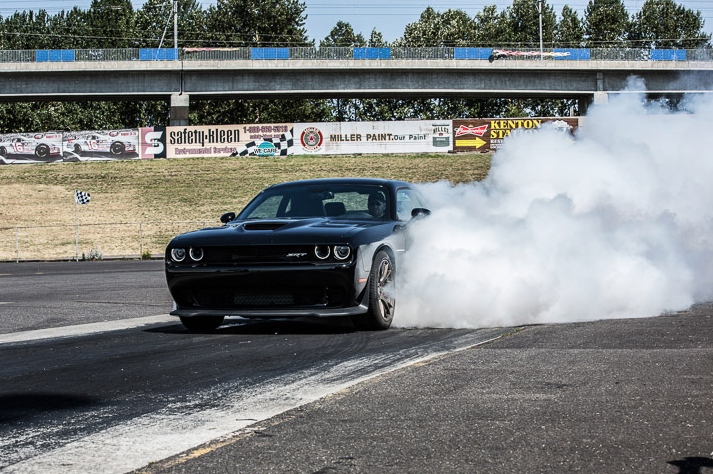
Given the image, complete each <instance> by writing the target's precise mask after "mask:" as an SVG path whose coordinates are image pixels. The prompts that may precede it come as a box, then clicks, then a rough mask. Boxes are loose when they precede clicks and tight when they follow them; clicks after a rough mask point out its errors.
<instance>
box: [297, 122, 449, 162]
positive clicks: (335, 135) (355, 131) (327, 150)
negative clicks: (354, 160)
mask: <svg viewBox="0 0 713 474" xmlns="http://www.w3.org/2000/svg"><path fill="white" fill-rule="evenodd" d="M451 131H452V126H451V121H450V120H413V121H405V122H337V123H324V122H323V123H300V124H295V129H294V141H295V146H294V148H295V151H294V154H296V155H301V154H320V155H340V154H352V153H425V152H431V153H438V152H442V153H445V152H448V151H449V150H452V149H453V146H452V142H451Z"/></svg>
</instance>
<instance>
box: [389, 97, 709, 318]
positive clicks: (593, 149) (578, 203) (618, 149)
mask: <svg viewBox="0 0 713 474" xmlns="http://www.w3.org/2000/svg"><path fill="white" fill-rule="evenodd" d="M688 107H689V109H692V110H693V113H686V114H671V113H669V112H667V111H666V110H664V109H663V108H662V107H660V106H657V105H644V101H643V97H642V96H641V95H639V94H636V93H627V94H621V95H620V96H619V97H615V98H612V99H610V102H609V104H607V105H603V106H597V107H593V108H592V109H590V110H591V112H590V114H589V115H588V117H587V118H586V121H585V122H584V126H583V127H581V128H580V130H579V131H578V133H577V135H576V138H573V137H571V136H570V135H568V134H563V133H562V132H560V131H557V130H555V129H550V130H547V129H545V130H541V131H538V132H536V133H523V134H520V135H516V136H513V137H511V138H509V139H508V140H506V143H505V145H504V147H503V148H502V149H501V150H500V151H498V152H497V153H496V154H495V155H494V156H493V159H492V167H491V170H490V174H489V175H488V177H487V178H486V179H485V180H484V181H483V182H473V183H470V184H461V185H457V186H453V185H452V184H451V183H447V182H439V183H432V184H424V185H421V191H422V192H423V193H424V194H425V195H426V196H427V198H428V200H429V205H430V207H431V209H432V210H433V214H432V215H431V216H430V217H429V218H427V219H423V220H421V221H418V222H414V223H413V225H412V228H411V232H412V233H413V236H414V245H413V246H412V248H411V249H410V250H409V251H407V252H406V254H405V257H404V259H403V261H402V263H401V265H400V267H399V269H398V270H399V271H398V311H397V316H396V319H395V321H394V324H395V325H398V326H402V327H456V328H462V327H471V328H473V327H493V326H513V325H519V324H531V323H553V322H574V321H588V320H596V319H606V318H624V317H645V316H655V315H658V314H661V313H662V312H665V311H675V310H682V309H686V308H688V307H689V306H690V305H691V304H693V303H694V302H696V301H702V300H705V299H707V298H710V297H711V296H713V206H712V205H711V204H713V185H712V184H713V183H711V180H713V132H712V131H711V130H710V124H711V123H713V103H712V102H711V101H710V100H705V99H701V98H700V97H697V98H696V99H695V102H691V103H690V104H689V106H688Z"/></svg>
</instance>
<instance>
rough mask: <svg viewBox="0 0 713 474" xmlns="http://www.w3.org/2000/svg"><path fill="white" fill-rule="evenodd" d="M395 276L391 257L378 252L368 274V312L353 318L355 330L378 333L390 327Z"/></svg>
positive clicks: (394, 306) (393, 305)
mask: <svg viewBox="0 0 713 474" xmlns="http://www.w3.org/2000/svg"><path fill="white" fill-rule="evenodd" d="M395 276H396V271H395V267H394V259H393V257H392V256H391V255H390V254H389V253H388V252H386V251H385V250H380V251H378V252H377V253H376V255H375V256H374V262H373V263H372V265H371V271H370V272H369V310H368V311H367V312H366V314H362V315H359V316H356V317H355V318H353V322H354V325H355V326H356V327H357V328H359V329H366V330H370V331H378V330H383V329H388V328H389V326H391V322H392V321H393V320H394V312H395V310H396V297H395V296H394V295H393V291H394V282H395Z"/></svg>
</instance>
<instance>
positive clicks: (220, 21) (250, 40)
mask: <svg viewBox="0 0 713 474" xmlns="http://www.w3.org/2000/svg"><path fill="white" fill-rule="evenodd" d="M306 8H307V7H306V6H305V4H304V3H301V2H299V1H298V0H218V2H217V3H216V4H215V5H211V6H210V7H209V8H208V11H207V13H206V28H207V31H208V32H210V33H208V34H207V36H206V40H207V42H208V43H209V44H210V45H211V46H306V45H308V44H310V42H309V41H308V38H307V30H305V27H304V22H305V18H306V17H305V15H304V11H305V9H306Z"/></svg>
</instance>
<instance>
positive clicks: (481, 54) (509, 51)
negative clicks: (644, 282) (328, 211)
mask: <svg viewBox="0 0 713 474" xmlns="http://www.w3.org/2000/svg"><path fill="white" fill-rule="evenodd" d="M543 53H544V54H543V55H542V59H543V60H546V61H556V60H563V59H565V60H580V61H582V60H586V61H589V60H592V61H713V50H710V49H695V50H694V49H687V50H686V49H678V50H674V49H640V48H591V49H590V48H574V49H569V48H546V49H544V50H543ZM539 57H540V50H539V49H537V48H497V47H492V48H475V47H472V48H471V47H458V48H451V47H443V48H441V47H418V48H417V47H398V48H352V47H334V48H315V47H307V48H301V47H295V48H250V47H245V48H182V49H178V50H176V49H172V48H168V49H167V48H164V49H150V48H130V49H77V50H2V51H0V63H28V62H86V61H98V62H101V61H173V60H176V59H177V60H181V61H235V60H250V59H253V60H278V59H280V60H285V59H291V60H300V59H308V60H354V61H364V60H366V61H368V60H424V59H426V60H428V59H433V60H438V59H440V60H444V59H445V60H450V59H454V60H490V61H493V60H494V59H497V60H505V61H522V60H528V59H529V60H531V59H533V58H539Z"/></svg>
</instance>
